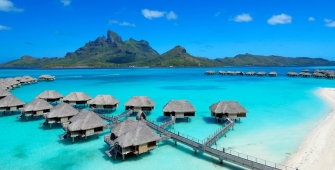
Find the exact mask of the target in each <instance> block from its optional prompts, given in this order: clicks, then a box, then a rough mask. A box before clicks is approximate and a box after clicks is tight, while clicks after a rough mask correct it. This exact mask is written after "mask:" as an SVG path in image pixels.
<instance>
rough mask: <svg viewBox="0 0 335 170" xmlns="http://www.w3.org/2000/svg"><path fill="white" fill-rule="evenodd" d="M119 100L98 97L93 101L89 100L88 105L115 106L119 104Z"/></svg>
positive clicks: (108, 96) (111, 97) (105, 96)
mask: <svg viewBox="0 0 335 170" xmlns="http://www.w3.org/2000/svg"><path fill="white" fill-rule="evenodd" d="M119 102H120V101H119V100H118V99H116V98H115V97H113V96H111V95H98V96H97V97H95V98H94V99H92V100H90V101H89V102H88V104H96V105H116V104H119Z"/></svg>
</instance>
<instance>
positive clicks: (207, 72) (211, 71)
mask: <svg viewBox="0 0 335 170" xmlns="http://www.w3.org/2000/svg"><path fill="white" fill-rule="evenodd" d="M205 74H207V75H214V74H215V71H214V70H208V71H205Z"/></svg>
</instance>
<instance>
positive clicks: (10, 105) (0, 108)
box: [0, 92, 26, 113]
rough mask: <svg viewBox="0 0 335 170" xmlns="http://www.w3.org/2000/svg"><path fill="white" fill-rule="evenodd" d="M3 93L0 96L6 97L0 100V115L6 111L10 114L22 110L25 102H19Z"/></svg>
mask: <svg viewBox="0 0 335 170" xmlns="http://www.w3.org/2000/svg"><path fill="white" fill-rule="evenodd" d="M4 93H5V92H4ZM4 93H3V94H2V95H6V96H5V97H3V98H1V99H0V112H1V113H2V112H6V111H10V112H14V111H17V110H18V109H20V108H22V107H23V106H24V105H25V104H26V103H25V102H23V101H21V100H20V99H18V98H16V97H15V96H13V95H8V94H4Z"/></svg>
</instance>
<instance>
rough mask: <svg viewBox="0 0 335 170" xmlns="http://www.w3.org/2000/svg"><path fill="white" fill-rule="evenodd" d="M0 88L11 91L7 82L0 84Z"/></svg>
mask: <svg viewBox="0 0 335 170" xmlns="http://www.w3.org/2000/svg"><path fill="white" fill-rule="evenodd" d="M0 84H1V86H2V88H4V89H6V90H11V89H12V86H11V85H9V84H8V83H7V82H2V83H0Z"/></svg>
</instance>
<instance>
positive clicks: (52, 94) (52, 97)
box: [36, 90, 64, 102]
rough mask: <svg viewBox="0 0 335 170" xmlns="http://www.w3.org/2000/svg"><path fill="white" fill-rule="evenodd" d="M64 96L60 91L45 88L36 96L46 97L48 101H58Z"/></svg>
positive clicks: (39, 97)
mask: <svg viewBox="0 0 335 170" xmlns="http://www.w3.org/2000/svg"><path fill="white" fill-rule="evenodd" d="M63 97H64V96H63V95H62V94H60V93H58V92H57V91H55V90H45V91H44V92H42V93H41V94H39V95H38V96H37V97H36V98H38V99H44V100H46V101H47V102H58V101H60V100H61V99H62V98H63Z"/></svg>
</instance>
